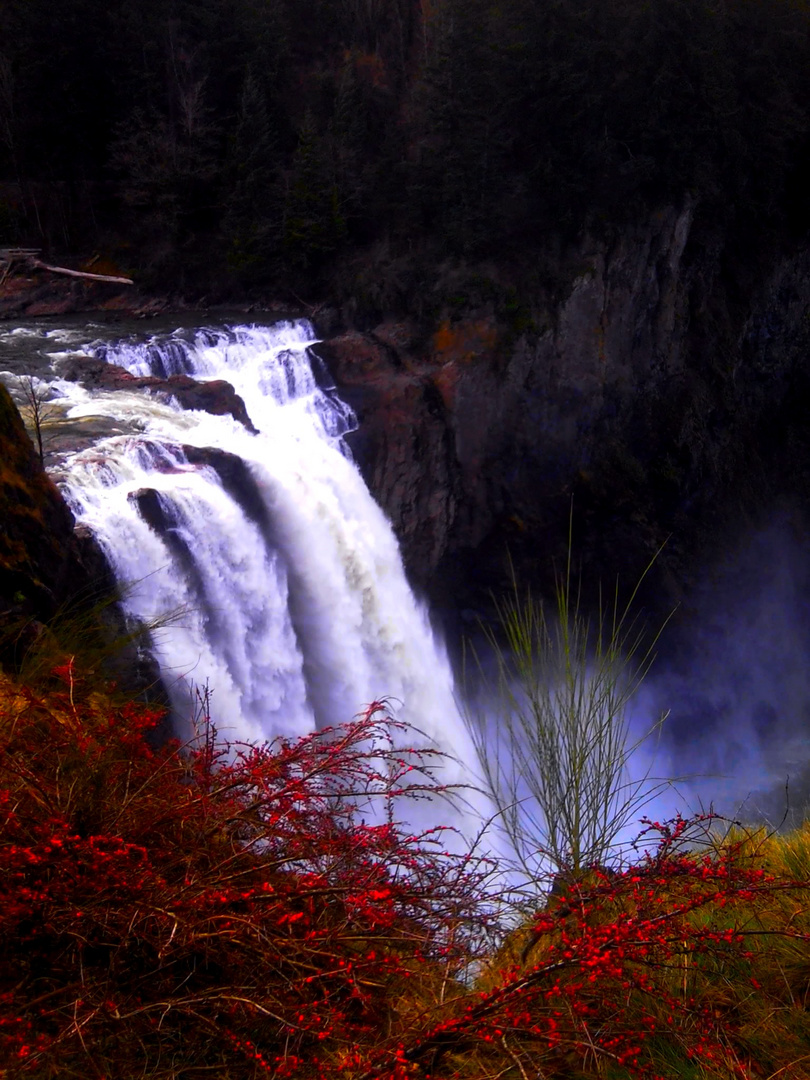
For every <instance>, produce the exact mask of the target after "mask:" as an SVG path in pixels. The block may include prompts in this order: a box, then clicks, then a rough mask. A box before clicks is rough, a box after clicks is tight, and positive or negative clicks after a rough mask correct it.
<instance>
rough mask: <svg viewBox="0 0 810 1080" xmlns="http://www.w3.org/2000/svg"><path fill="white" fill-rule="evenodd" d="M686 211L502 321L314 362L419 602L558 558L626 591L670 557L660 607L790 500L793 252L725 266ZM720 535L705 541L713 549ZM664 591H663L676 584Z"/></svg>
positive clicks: (389, 328)
mask: <svg viewBox="0 0 810 1080" xmlns="http://www.w3.org/2000/svg"><path fill="white" fill-rule="evenodd" d="M736 254H737V255H739V261H737V262H735V261H734V256H735V251H734V244H733V242H732V240H730V239H729V238H728V237H724V236H723V235H722V233H721V232H720V231H719V230H718V231H717V232H714V231H713V229H712V227H711V223H707V222H705V221H701V222H699V223H698V224H697V225H696V223H695V207H694V206H693V205H692V204H691V203H687V204H686V205H684V206H682V207H680V208H678V209H675V208H668V209H664V210H662V211H661V212H660V213H658V214H656V215H655V217H654V218H653V219H652V220H651V221H649V222H648V223H647V224H646V225H644V226H638V227H635V228H626V229H625V230H623V231H622V232H621V233H617V234H616V235H615V236H614V237H613V238H612V239H611V240H610V241H608V240H606V239H604V238H594V237H583V238H581V240H580V241H579V243H578V244H577V245H576V247H575V248H572V249H571V250H570V251H569V252H568V253H567V254H565V255H563V256H561V258H560V259H559V261H558V264H557V267H556V278H557V284H556V286H555V287H554V288H551V287H546V288H544V289H540V290H538V292H537V295H536V296H535V297H534V299H533V300H532V302H531V308H530V310H529V311H528V313H527V312H526V311H521V312H520V313H519V314H520V319H519V320H518V319H515V318H510V315H509V312H507V313H506V315H504V311H503V310H498V308H497V305H495V304H492V303H490V304H487V303H483V304H478V305H477V306H476V305H475V304H474V303H473V302H471V303H470V304H468V305H467V307H466V309H465V310H464V311H463V314H455V315H454V314H452V313H449V312H448V311H447V309H445V311H444V312H443V313H441V312H440V315H439V320H438V325H436V324H434V326H433V329H432V332H431V333H429V334H427V333H425V331H424V328H422V329H421V331H417V329H416V328H415V327H413V326H409V325H406V324H401V323H398V324H395V323H383V324H382V325H380V326H377V327H376V328H375V329H374V330H373V331H368V332H365V333H360V332H358V331H348V332H344V333H340V334H337V335H335V336H332V337H330V338H328V339H327V340H326V341H325V342H323V343H322V345H321V346H319V348H320V351H321V354H322V355H323V356H324V358H325V359H326V361H327V362H328V364H329V366H330V368H331V370H332V372H333V374H334V377H335V379H336V381H337V384H338V388H339V390H340V392H341V394H343V395H344V396H345V397H347V398H348V400H349V401H350V402H351V403H352V405H353V406H354V407H355V409H356V410H357V412H358V414H359V416H360V420H361V425H360V432H359V434H358V436H357V437H356V443H355V447H356V452H357V456H358V459H359V461H360V463H361V465H362V467H363V469H364V472H365V476H366V479H367V482H368V483H369V486H370V488H371V490H372V491H373V493H374V495H375V497H376V498H377V499H378V500H379V502H380V503H381V505H382V506H383V508H384V509H385V511H386V512H387V514H388V515H389V517H390V518H391V520H392V522H393V524H394V527H395V529H396V531H397V533H398V535H399V537H400V539H401V542H402V544H403V549H404V553H405V558H406V563H407V565H408V567H409V569H410V572H411V574H412V576H413V577H414V578H415V579H416V580H417V581H418V582H419V583H421V584H423V585H431V584H434V585H435V583H436V582H437V581H438V582H451V583H452V585H453V587H457V586H458V584H459V582H460V580H461V579H462V578H466V584H468V585H469V583H470V577H471V574H470V571H471V568H472V566H473V564H474V568H475V575H476V576H477V578H478V580H479V581H480V582H481V583H483V584H484V586H485V587H488V586H489V585H490V584H492V583H493V582H494V581H496V580H497V581H499V582H500V583H501V584H502V583H503V580H504V579H505V576H506V575H507V574H508V560H507V552H509V553H511V556H512V558H513V559H514V560H515V561H516V563H517V564H518V569H519V570H520V572H521V574H522V575H523V574H525V575H526V576H527V577H528V578H530V579H536V578H538V577H539V578H541V579H542V578H543V576H544V575H546V576H547V575H548V572H549V567H550V563H551V558H553V557H554V556H555V555H560V554H562V553H563V552H564V546H565V543H566V542H567V531H568V530H567V521H568V516H569V511H570V507H571V502H572V498H573V506H574V517H575V529H576V531H577V534H578V535H577V537H576V546H577V549H578V552H579V553H580V554H581V555H582V557H583V559H584V562H585V563H586V564H587V563H588V562H589V561H592V562H593V564H594V566H595V567H596V570H597V573H598V575H599V576H601V577H602V578H603V579H604V578H605V577H608V579H609V578H611V577H612V576H613V574H614V573H616V572H619V573H621V574H622V575H623V577H624V580H625V581H628V580H630V581H632V580H636V579H637V577H638V575H639V574H640V573H641V571H642V570H643V569H644V567H645V565H646V564H647V562H648V561H649V559H650V557H651V556H652V555H653V554H654V553H655V551H656V550H657V549H658V547H659V546H660V545H661V543H662V542H663V541H665V540H666V539H667V537H668V536H671V537H672V540H671V541H670V543H669V545H668V547H667V551H666V553H665V556H664V557H663V558H662V559H661V560H660V566H659V570H658V581H657V583H656V584H657V587H659V588H660V586H661V584H662V582H664V586H665V588H664V591H665V593H667V595H668V596H669V597H670V598H671V597H672V596H674V595H676V594H677V593H678V591H679V589H680V587H681V583H682V580H683V575H684V573H686V567H687V566H688V565H689V563H690V561H691V555H690V553H689V551H688V550H687V549H690V550H691V552H692V554H693V553H694V551H695V549H696V547H699V546H700V545H701V544H702V543H704V542H705V541H706V539H707V537H708V536H709V534H714V535H715V536H716V539H717V540H718V542H722V539H723V533H724V532H725V531H726V530H731V529H733V528H735V527H736V522H735V518H739V516H740V515H743V516H745V515H748V516H749V517H750V516H751V515H755V514H757V513H760V512H763V511H764V508H765V507H766V506H767V505H768V504H769V502H770V501H771V500H772V499H774V498H783V497H784V498H787V499H791V498H799V499H800V500H802V499H803V500H804V502H805V503H806V502H807V501H808V492H810V486H807V485H806V483H805V481H806V478H807V477H809V476H810V443H808V440H807V438H806V437H805V436H804V435H803V434H802V432H803V430H804V426H805V425H804V422H803V421H802V420H801V419H800V416H799V413H800V412H801V410H802V409H803V408H804V407H805V406H806V405H807V404H810V390H809V389H808V384H807V377H806V376H805V375H804V373H803V364H802V363H801V358H802V356H803V355H804V352H803V350H806V348H807V346H808V345H810V322H809V321H808V311H810V306H809V304H810V252H803V253H798V254H795V255H793V256H791V257H789V258H782V260H781V261H777V260H776V259H773V260H772V261H770V262H768V261H767V260H763V262H762V264H761V265H754V263H753V262H752V258H751V257H750V255H749V257H748V258H747V259H746V258H745V253H744V252H737V253H736ZM718 530H719V532H718ZM676 582H677V584H676Z"/></svg>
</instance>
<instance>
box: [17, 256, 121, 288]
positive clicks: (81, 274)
mask: <svg viewBox="0 0 810 1080" xmlns="http://www.w3.org/2000/svg"><path fill="white" fill-rule="evenodd" d="M30 263H31V265H32V266H35V267H37V268H38V269H39V270H47V271H49V273H51V274H65V275H66V276H67V277H74V278H85V279H86V280H87V281H111V282H113V283H114V284H116V285H134V284H135V282H134V281H133V280H132V278H128V277H113V276H112V275H111V274H89V273H88V272H87V271H86V270H68V269H67V267H65V266H49V265H48V263H44V262H42V260H41V259H31V260H30Z"/></svg>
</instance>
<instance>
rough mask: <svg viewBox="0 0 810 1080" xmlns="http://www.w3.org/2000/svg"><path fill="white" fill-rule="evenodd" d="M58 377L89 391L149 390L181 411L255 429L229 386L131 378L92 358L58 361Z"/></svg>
mask: <svg viewBox="0 0 810 1080" xmlns="http://www.w3.org/2000/svg"><path fill="white" fill-rule="evenodd" d="M58 371H59V375H60V376H61V378H63V379H67V380H68V381H70V382H79V383H81V384H82V386H84V387H86V388H87V389H88V390H98V389H103V390H148V391H149V392H150V393H153V394H163V395H166V396H170V397H173V398H175V399H176V401H177V402H178V403H179V404H180V406H181V408H183V409H199V410H201V411H203V412H208V413H211V414H212V415H213V416H226V415H229V416H232V417H233V418H234V420H238V421H239V423H240V424H242V425H243V426H244V427H246V428H247V430H248V431H250V432H252V433H253V434H255V433H256V430H257V429H256V428H255V427H254V426H253V423H252V421H251V419H250V417H249V415H248V411H247V409H246V407H245V403H244V401H243V400H242V398H241V397H240V396H239V394H237V393H236V391H235V390H234V388H233V387H232V386H231V384H230V383H229V382H227V381H226V380H224V379H214V380H213V381H211V382H202V381H198V380H197V379H193V378H192V377H191V376H190V375H170V376H168V377H167V378H160V377H158V376H156V375H131V374H130V373H129V372H128V371H126V370H125V369H124V368H122V367H119V366H118V365H117V364H108V363H107V362H106V361H105V360H101V359H99V358H98V357H95V356H82V355H77V356H70V357H67V358H65V359H64V360H62V361H60V363H59V365H58Z"/></svg>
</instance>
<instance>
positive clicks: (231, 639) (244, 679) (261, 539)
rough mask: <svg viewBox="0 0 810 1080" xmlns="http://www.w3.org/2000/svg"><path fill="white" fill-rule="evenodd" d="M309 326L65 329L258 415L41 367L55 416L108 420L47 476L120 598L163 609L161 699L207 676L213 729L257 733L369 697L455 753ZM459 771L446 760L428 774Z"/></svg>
mask: <svg viewBox="0 0 810 1080" xmlns="http://www.w3.org/2000/svg"><path fill="white" fill-rule="evenodd" d="M314 343H315V335H314V332H313V329H312V327H311V326H310V325H309V324H308V323H307V322H304V321H299V322H293V323H280V324H276V325H274V326H269V327H268V326H232V327H227V328H215V329H200V330H197V331H195V332H193V333H189V332H188V331H179V330H178V331H175V332H172V333H166V334H158V335H153V336H150V337H148V338H146V337H141V338H140V339H138V338H132V339H127V340H124V341H118V342H114V343H109V342H106V343H105V342H97V343H96V344H95V345H87V344H85V345H84V346H83V350H82V351H83V352H84V353H85V354H86V353H87V352H92V353H94V354H95V355H96V356H98V357H99V358H102V359H105V360H107V361H108V362H110V363H114V364H117V365H119V366H121V367H123V368H125V369H126V370H127V371H128V372H130V373H131V374H133V375H150V374H152V375H160V376H166V375H172V374H188V375H191V376H193V377H194V378H195V379H198V380H211V379H226V380H228V381H229V382H230V383H231V384H232V385H233V386H234V388H235V389H236V391H237V392H238V393H239V394H240V395H241V396H242V398H243V399H244V401H245V404H246V406H247V410H248V413H249V415H250V418H251V420H252V422H253V425H254V426H255V428H257V429H258V433H256V434H252V433H251V432H249V431H248V430H247V429H246V428H245V427H244V426H243V425H242V424H240V423H239V422H238V421H236V420H234V419H233V418H232V417H231V416H229V415H226V416H212V415H210V414H209V413H206V412H197V411H184V410H182V409H181V408H180V407H179V406H178V405H177V404H176V403H175V402H174V401H172V400H171V399H167V398H166V396H165V395H162V397H160V398H159V397H157V396H155V395H151V394H149V393H146V392H144V391H138V390H133V391H131V392H130V391H120V390H119V391H105V390H97V389H96V390H87V389H84V388H83V387H81V386H79V385H78V384H76V383H75V382H68V381H66V380H64V379H60V378H58V377H57V378H56V379H55V381H54V382H53V383H52V390H53V394H54V395H55V396H56V398H57V399H58V400H59V401H60V402H61V403H62V405H63V407H64V410H65V414H66V416H67V417H68V418H69V419H71V420H78V419H84V420H87V419H89V418H98V417H103V418H107V419H108V420H110V421H112V422H113V427H114V429H115V430H116V431H118V432H120V433H118V434H114V435H111V436H108V437H105V438H101V439H99V440H98V441H97V442H95V443H94V444H93V445H92V446H90V447H86V448H84V449H81V450H78V451H77V452H74V453H69V454H67V455H66V456H65V457H64V460H63V461H62V463H61V467H60V469H59V474H60V478H61V484H62V487H63V490H64V492H65V496H66V498H67V500H68V502H69V504H70V506H71V509H72V510H73V513H74V515H75V516H76V519H77V521H78V522H80V523H83V524H85V525H87V526H89V527H90V529H92V531H93V533H94V535H95V536H96V538H97V540H98V542H99V544H100V545H101V547H102V548H103V550H104V552H105V555H106V556H107V558H108V560H109V562H110V564H111V566H112V568H113V570H114V572H115V575H116V578H117V580H118V582H119V585H120V586H121V587H122V589H123V590H124V607H125V610H126V613H127V615H128V616H129V617H130V618H131V619H133V620H138V621H139V622H143V623H147V624H152V623H160V622H161V621H162V620H165V619H166V617H167V616H168V622H167V624H166V625H164V626H162V627H161V628H160V629H158V630H156V631H155V632H154V633H153V635H152V647H153V650H154V654H155V657H156V659H157V661H158V662H159V664H160V669H161V673H162V677H163V680H164V682H165V684H166V686H167V688H168V691H169V693H170V695H171V699H172V704H173V707H174V711H175V714H176V715H177V716H178V717H180V718H182V717H188V716H190V714H191V713H192V712H193V702H194V698H195V692H196V689H197V688H200V687H203V686H204V685H207V686H208V687H209V688H210V690H211V704H212V719H213V720H214V722H215V723H216V725H217V728H218V730H219V732H220V734H221V735H222V736H224V737H226V738H228V739H235V740H265V739H271V738H273V737H274V736H277V735H284V736H291V735H299V734H304V733H306V732H309V731H312V730H314V729H316V728H318V729H319V728H323V727H326V726H330V725H334V724H339V723H343V722H345V721H347V720H350V719H351V718H352V716H354V715H355V714H357V713H358V712H359V711H360V710H362V709H363V707H364V706H365V705H367V704H368V703H369V702H372V701H374V700H378V699H380V698H381V697H385V698H387V699H388V700H389V702H390V703H391V707H392V710H393V711H394V713H395V715H396V716H397V718H399V719H401V720H403V721H405V722H407V723H409V724H412V725H414V726H415V727H417V728H419V729H420V731H421V732H423V733H424V738H426V739H427V740H429V741H430V742H432V743H433V744H434V745H436V746H439V747H440V748H442V749H444V750H446V751H449V752H450V753H452V754H453V755H455V756H456V757H458V758H459V759H461V760H462V761H463V760H465V759H466V760H467V761H471V760H472V753H471V750H470V747H469V737H468V735H467V732H466V729H465V727H464V724H463V721H462V720H461V718H460V716H459V712H458V708H457V705H456V702H455V698H454V688H453V676H452V672H451V669H450V665H449V663H448V660H447V657H446V655H445V652H444V649H443V647H442V644H441V642H440V641H439V640H438V639H437V638H436V636H435V634H434V632H433V630H432V628H431V624H430V621H429V617H428V612H427V610H426V609H425V607H424V606H423V605H421V604H420V603H418V602H417V600H416V598H415V597H414V594H413V593H412V592H411V589H410V587H409V585H408V582H407V579H406V576H405V573H404V569H403V565H402V559H401V557H400V552H399V548H398V545H397V542H396V538H395V536H394V534H393V531H392V529H391V526H390V524H389V523H388V521H387V520H386V518H385V516H384V514H383V513H382V511H381V510H380V508H379V507H378V506H377V505H376V503H375V502H374V500H373V498H372V497H371V495H370V493H369V491H368V489H367V488H366V485H365V483H364V481H363V478H362V476H361V474H360V472H359V470H358V468H357V466H356V465H355V463H354V462H353V460H352V458H351V454H350V452H349V450H348V448H347V445H346V442H345V436H346V434H347V433H348V432H350V431H351V430H352V429H353V428H354V427H355V426H356V420H355V417H354V415H353V414H352V412H351V410H350V409H349V408H348V406H347V405H345V404H344V403H343V402H342V401H341V400H340V398H339V397H338V395H337V393H336V392H335V390H334V387H333V386H331V384H330V381H329V377H328V374H327V372H326V370H325V368H324V367H323V365H322V363H321V362H320V361H319V360H318V359H317V357H316V356H314V354H313V353H312V352H311V351H310V349H311V346H312V345H313V344H314ZM65 355H66V354H64V353H61V354H55V355H54V371H55V372H56V374H57V376H58V373H59V363H60V360H61V359H63V358H64V356H65ZM223 452H224V453H223ZM227 455H232V456H231V457H228V456H227ZM466 775H467V774H466V771H465V769H464V767H463V766H462V765H461V764H458V765H457V766H456V765H448V766H446V769H445V775H444V776H443V779H444V780H446V781H447V782H455V781H458V780H462V779H465V778H466Z"/></svg>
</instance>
